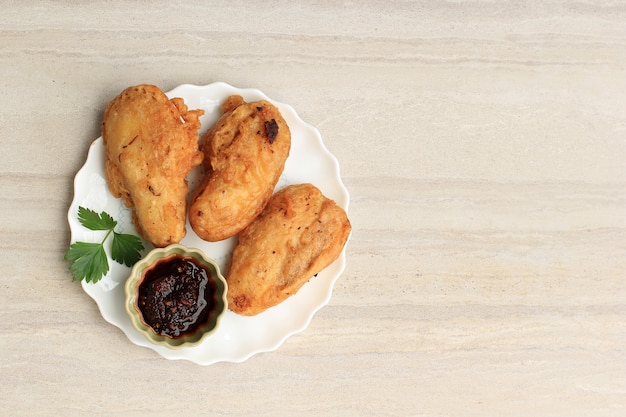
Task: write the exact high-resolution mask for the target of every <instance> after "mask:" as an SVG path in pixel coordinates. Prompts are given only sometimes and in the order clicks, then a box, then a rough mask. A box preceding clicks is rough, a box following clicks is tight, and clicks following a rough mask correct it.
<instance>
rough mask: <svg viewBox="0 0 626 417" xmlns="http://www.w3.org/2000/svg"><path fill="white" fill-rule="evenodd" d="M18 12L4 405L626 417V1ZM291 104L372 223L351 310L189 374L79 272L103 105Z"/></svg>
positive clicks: (0, 169)
mask: <svg viewBox="0 0 626 417" xmlns="http://www.w3.org/2000/svg"><path fill="white" fill-rule="evenodd" d="M185 3H187V2H178V3H176V2H149V1H141V2H130V1H118V2H104V1H95V2H78V1H73V2H69V1H68V2H52V1H45V2H38V1H37V2H36V1H19V2H11V1H3V2H1V4H0V9H1V12H0V91H1V92H2V94H1V97H2V101H1V102H0V143H1V144H2V152H1V153H0V184H1V189H2V191H3V192H2V195H1V196H0V208H1V212H2V216H1V217H0V248H1V250H2V257H1V260H0V270H1V271H2V277H1V279H0V283H1V287H2V288H1V291H0V302H1V305H2V308H1V309H0V333H2V336H1V338H0V369H1V370H0V410H2V411H0V414H2V415H3V416H52V415H59V416H74V415H76V416H83V415H89V416H147V415H154V416H161V415H163V416H164V415H175V414H179V415H180V414H183V415H223V416H338V415H343V416H567V417H572V416H596V417H597V416H623V415H626V281H625V280H624V278H625V271H626V110H625V108H626V3H624V2H623V1H566V0H561V1H550V2H546V1H524V2H522V1H502V2H500V1H497V2H494V1H463V0H460V1H445V2H444V1H423V2H418V1H400V0H398V1H387V2H382V1H362V2H357V1H354V2H350V1H343V2H333V1H306V2H304V1H302V2H299V1H296V2H293V1H285V2H268V1H247V2H243V1H232V2H213V4H211V3H206V4H205V3H202V2H194V3H193V4H185ZM214 81H225V82H228V83H230V84H232V85H235V86H238V87H255V88H259V89H261V90H262V91H264V92H265V93H266V94H267V95H269V96H270V97H272V98H274V99H276V100H279V101H283V102H287V103H290V104H291V105H293V106H294V107H295V108H296V110H297V111H298V113H299V114H300V115H301V116H302V118H303V119H304V120H306V121H307V122H309V123H311V124H313V125H315V126H316V127H317V128H318V129H319V130H320V132H321V133H322V135H323V137H324V141H325V144H326V145H327V147H328V148H329V149H330V151H331V152H332V153H333V154H334V155H335V156H336V157H337V158H338V160H339V161H340V164H341V173H342V178H343V181H344V182H345V184H346V186H347V187H348V189H349V191H350V194H351V201H350V208H349V215H350V218H351V220H352V224H353V227H354V232H353V235H352V238H351V240H350V242H349V245H348V249H347V261H348V263H347V267H346V270H345V272H344V274H343V275H342V276H341V278H340V279H339V280H338V282H337V284H336V286H335V289H334V292H333V297H332V299H331V301H330V303H329V304H328V305H327V306H326V307H325V308H323V309H322V310H321V311H319V313H318V314H316V315H315V317H314V319H313V321H312V323H311V324H310V326H309V327H308V328H307V329H306V330H305V331H303V332H302V333H299V334H297V335H295V336H293V337H291V338H289V339H288V340H287V341H286V342H285V343H284V344H283V345H282V346H281V347H280V348H279V349H278V350H276V351H274V352H271V353H264V354H260V355H257V356H254V357H252V358H251V359H250V360H248V361H246V362H244V363H238V364H232V363H219V364H215V365H212V366H209V367H201V366H197V365H194V364H192V363H189V362H181V361H167V360H164V359H162V358H161V357H160V356H158V355H157V354H155V353H154V352H153V351H151V350H148V349H145V348H140V347H137V346H135V345H133V344H131V343H130V342H129V341H128V339H127V338H126V337H125V336H124V335H123V333H122V332H121V331H119V330H118V329H117V328H116V327H114V326H111V325H109V324H107V323H106V322H105V321H104V320H103V319H102V317H101V315H100V313H99V311H98V309H97V307H96V305H95V303H94V302H93V301H92V300H91V299H90V298H89V297H88V296H87V295H86V294H85V293H84V292H83V291H82V289H81V287H80V285H79V284H77V283H75V282H72V280H71V277H70V274H69V272H68V270H67V268H68V264H67V263H66V262H64V261H63V259H62V258H63V253H64V252H65V250H66V249H67V246H68V245H69V230H68V225H67V222H66V213H67V209H68V206H69V203H70V200H71V197H72V194H73V184H72V181H73V177H74V175H75V174H76V171H77V170H78V169H79V167H80V166H81V165H82V164H83V161H84V160H85V158H86V152H87V149H88V146H89V144H90V142H91V141H92V140H93V139H95V138H96V137H98V136H99V125H100V122H101V117H102V111H103V109H104V106H105V105H106V103H107V102H108V101H109V100H110V99H111V98H112V97H113V96H114V95H116V94H117V93H118V92H119V91H121V89H123V88H124V87H126V86H128V85H132V84H136V83H143V82H148V83H153V84H157V85H159V86H160V87H161V88H162V89H164V90H168V89H171V88H173V87H175V86H176V85H179V84H182V83H190V84H201V85H202V84H208V83H211V82H214Z"/></svg>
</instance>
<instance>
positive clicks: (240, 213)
mask: <svg viewBox="0 0 626 417" xmlns="http://www.w3.org/2000/svg"><path fill="white" fill-rule="evenodd" d="M222 107H223V110H224V111H225V113H224V114H223V115H222V117H221V118H220V119H219V120H218V122H217V123H216V124H215V126H213V127H212V128H211V129H209V130H208V131H207V132H206V133H205V135H204V136H203V138H202V145H201V148H202V151H203V152H204V158H205V159H204V169H205V174H204V178H203V180H202V182H201V183H200V185H199V186H198V188H197V190H196V191H195V192H194V195H193V197H192V199H191V203H190V209H189V222H190V224H191V227H192V228H193V230H194V231H195V232H196V234H197V235H198V236H200V238H202V239H204V240H207V241H212V242H214V241H218V240H222V239H226V238H229V237H231V236H234V235H236V234H237V233H239V232H240V231H241V230H242V229H243V228H244V227H246V226H247V225H248V224H250V222H251V221H252V220H253V219H254V218H255V217H256V216H258V214H259V213H260V212H261V210H263V208H264V207H265V205H266V204H267V202H268V200H269V199H270V197H271V196H272V193H273V191H274V188H275V186H276V183H277V182H278V179H279V178H280V175H281V174H282V172H283V169H284V167H285V161H286V159H287V156H289V150H290V148H291V133H290V131H289V127H288V126H287V123H286V122H285V120H284V119H283V117H282V115H281V114H280V111H279V110H278V108H276V107H275V106H274V105H273V104H271V103H270V102H268V101H265V100H261V101H256V102H252V103H246V102H244V101H243V98H241V97H240V96H231V97H230V98H228V99H227V100H226V102H225V103H224V105H223V106H222Z"/></svg>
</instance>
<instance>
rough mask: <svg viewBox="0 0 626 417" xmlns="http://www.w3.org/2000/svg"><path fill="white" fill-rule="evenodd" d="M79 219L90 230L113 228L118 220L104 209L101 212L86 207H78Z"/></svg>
mask: <svg viewBox="0 0 626 417" xmlns="http://www.w3.org/2000/svg"><path fill="white" fill-rule="evenodd" d="M78 221H80V224H82V225H83V226H85V227H86V228H87V229H89V230H113V228H114V227H115V226H117V222H116V221H115V220H113V217H111V216H110V215H109V214H108V213H105V212H104V211H103V212H102V213H100V214H98V213H96V212H95V211H93V210H89V209H87V208H85V207H78Z"/></svg>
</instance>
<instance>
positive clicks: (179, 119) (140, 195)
mask: <svg viewBox="0 0 626 417" xmlns="http://www.w3.org/2000/svg"><path fill="white" fill-rule="evenodd" d="M203 113H204V111H203V110H191V111H189V110H188V109H187V106H186V105H185V103H184V101H183V99H181V98H173V99H171V100H170V99H168V97H167V96H166V95H165V94H164V93H163V92H162V91H161V90H160V89H159V88H158V87H155V86H153V85H145V84H144V85H138V86H134V87H129V88H127V89H125V90H124V91H122V93H120V95H118V96H117V97H115V98H114V99H113V100H112V101H111V102H110V103H109V104H108V106H107V107H106V110H105V112H104V121H103V123H102V137H103V140H104V145H105V149H106V162H105V175H106V179H107V182H108V184H109V189H110V190H111V193H112V194H113V195H114V196H115V197H121V198H122V199H123V200H124V204H125V205H126V206H127V207H129V208H132V209H133V222H134V224H135V227H136V228H137V231H138V233H139V234H140V235H141V236H142V237H143V238H144V239H146V240H147V241H149V242H151V243H152V244H153V245H154V246H156V247H164V246H167V245H169V244H171V243H177V242H179V241H180V240H181V239H182V238H183V237H184V236H185V233H186V230H185V222H186V218H187V217H186V214H187V203H186V198H187V194H188V186H187V180H186V177H187V175H188V174H189V173H190V171H191V169H192V168H193V167H196V166H198V165H200V164H201V163H202V159H203V154H202V152H200V150H199V148H198V137H199V136H198V129H199V128H200V121H199V117H200V116H201V115H202V114H203Z"/></svg>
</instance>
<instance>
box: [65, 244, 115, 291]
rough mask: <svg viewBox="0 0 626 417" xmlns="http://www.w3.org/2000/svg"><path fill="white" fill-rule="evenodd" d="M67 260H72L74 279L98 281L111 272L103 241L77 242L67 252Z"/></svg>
mask: <svg viewBox="0 0 626 417" xmlns="http://www.w3.org/2000/svg"><path fill="white" fill-rule="evenodd" d="M65 260H66V261H72V265H71V266H70V271H72V279H73V280H74V281H80V280H82V279H83V278H84V279H85V281H87V282H98V281H99V280H100V278H102V277H103V276H104V275H106V274H107V272H109V262H108V260H107V255H106V253H105V252H104V247H103V246H102V243H86V242H76V243H74V244H72V245H71V246H70V249H69V250H68V251H67V252H66V253H65Z"/></svg>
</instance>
